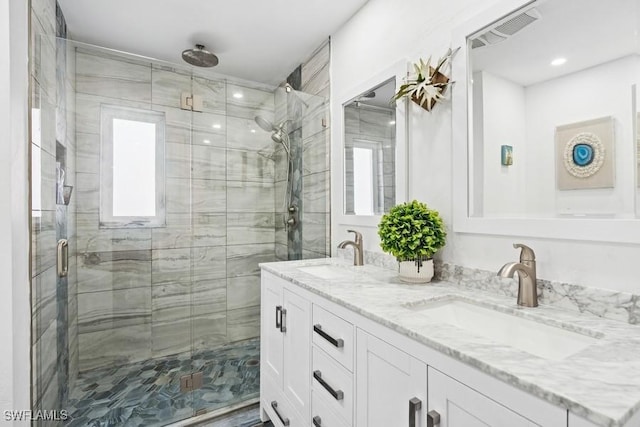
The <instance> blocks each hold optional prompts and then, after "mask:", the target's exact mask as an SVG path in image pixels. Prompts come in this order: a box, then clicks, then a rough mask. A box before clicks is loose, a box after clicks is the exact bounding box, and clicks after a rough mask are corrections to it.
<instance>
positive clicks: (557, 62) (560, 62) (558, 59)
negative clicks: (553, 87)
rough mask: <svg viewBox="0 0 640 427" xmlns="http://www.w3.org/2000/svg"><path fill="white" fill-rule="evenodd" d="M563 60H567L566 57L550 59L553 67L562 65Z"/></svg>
mask: <svg viewBox="0 0 640 427" xmlns="http://www.w3.org/2000/svg"><path fill="white" fill-rule="evenodd" d="M565 62H567V58H556V59H554V60H553V61H551V65H553V66H554V67H558V66H560V65H563V64H564V63H565Z"/></svg>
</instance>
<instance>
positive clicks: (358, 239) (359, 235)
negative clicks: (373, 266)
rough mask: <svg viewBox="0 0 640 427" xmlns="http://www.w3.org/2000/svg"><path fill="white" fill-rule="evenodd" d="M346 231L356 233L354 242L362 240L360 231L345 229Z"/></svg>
mask: <svg viewBox="0 0 640 427" xmlns="http://www.w3.org/2000/svg"><path fill="white" fill-rule="evenodd" d="M347 233H353V234H355V235H356V243H360V242H361V241H362V233H360V232H359V231H356V230H347Z"/></svg>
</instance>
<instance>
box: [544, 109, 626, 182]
mask: <svg viewBox="0 0 640 427" xmlns="http://www.w3.org/2000/svg"><path fill="white" fill-rule="evenodd" d="M613 160H614V135H613V118H612V117H603V118H600V119H595V120H588V121H584V122H579V123H572V124H568V125H563V126H558V127H557V128H556V178H557V179H556V180H557V184H558V190H581V189H589V188H612V187H613V185H614V168H613Z"/></svg>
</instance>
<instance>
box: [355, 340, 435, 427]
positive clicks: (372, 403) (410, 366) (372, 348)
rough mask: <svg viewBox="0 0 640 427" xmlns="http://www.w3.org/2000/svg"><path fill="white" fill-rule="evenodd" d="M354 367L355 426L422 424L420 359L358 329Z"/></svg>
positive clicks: (423, 386) (424, 368)
mask: <svg viewBox="0 0 640 427" xmlns="http://www.w3.org/2000/svg"><path fill="white" fill-rule="evenodd" d="M356 369H357V371H356V384H357V390H358V394H357V396H356V402H357V403H356V420H357V423H356V425H357V426H358V427H388V426H398V427H404V426H407V427H410V426H411V427H424V426H425V424H424V423H423V422H422V421H421V420H422V419H423V418H424V417H423V414H424V410H425V409H426V404H427V365H426V364H425V363H424V362H421V361H420V360H418V359H416V358H415V357H412V356H410V355H408V354H407V353H405V352H403V351H401V350H399V349H397V348H395V347H394V346H392V345H390V344H388V343H387V342H385V341H382V340H380V339H378V338H376V337H374V336H372V335H370V334H368V333H366V332H364V331H363V330H360V329H359V330H358V341H357V350H356Z"/></svg>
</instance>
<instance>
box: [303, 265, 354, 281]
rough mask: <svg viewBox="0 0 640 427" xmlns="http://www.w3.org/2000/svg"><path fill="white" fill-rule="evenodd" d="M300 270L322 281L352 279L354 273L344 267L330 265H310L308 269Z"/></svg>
mask: <svg viewBox="0 0 640 427" xmlns="http://www.w3.org/2000/svg"><path fill="white" fill-rule="evenodd" d="M298 270H300V271H302V272H303V273H307V274H311V275H312V276H316V277H319V278H321V279H326V280H331V279H343V278H345V277H352V276H353V275H354V272H353V271H350V270H347V269H346V268H344V267H338V266H335V265H330V264H321V265H310V266H307V267H298Z"/></svg>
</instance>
